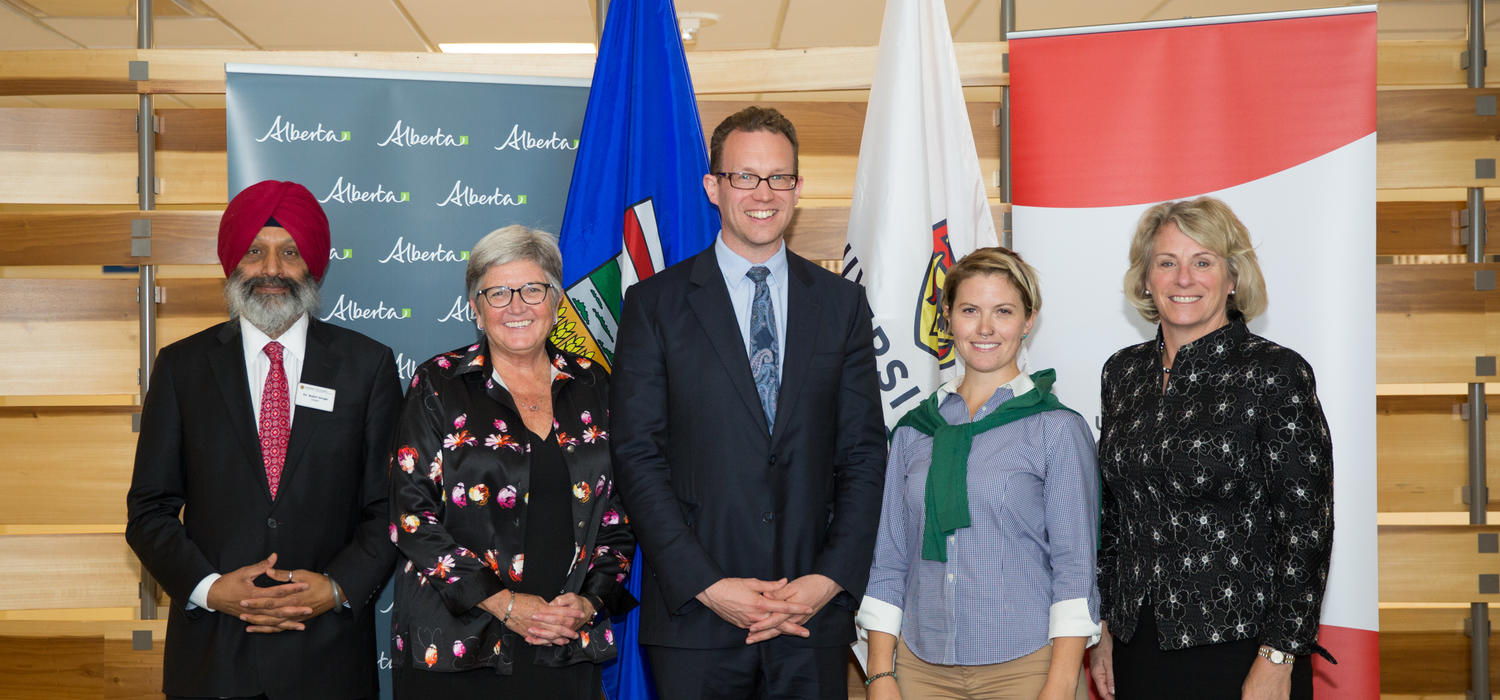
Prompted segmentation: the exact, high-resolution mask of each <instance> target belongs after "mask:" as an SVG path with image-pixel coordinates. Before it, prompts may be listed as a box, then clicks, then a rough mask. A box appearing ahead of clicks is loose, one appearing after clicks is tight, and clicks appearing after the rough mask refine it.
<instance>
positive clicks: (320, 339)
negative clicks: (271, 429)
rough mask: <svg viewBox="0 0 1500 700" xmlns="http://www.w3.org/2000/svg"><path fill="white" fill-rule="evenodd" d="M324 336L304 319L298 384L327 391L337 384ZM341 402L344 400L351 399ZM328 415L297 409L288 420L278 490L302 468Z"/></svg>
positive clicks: (323, 329) (334, 359)
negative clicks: (304, 340)
mask: <svg viewBox="0 0 1500 700" xmlns="http://www.w3.org/2000/svg"><path fill="white" fill-rule="evenodd" d="M328 336H329V332H328V326H327V325H325V324H323V323H322V322H320V321H317V320H315V319H312V318H309V319H308V325H307V349H306V350H305V351H304V357H303V358H302V378H301V379H300V380H299V381H300V383H302V384H311V385H313V386H320V387H324V388H327V389H332V388H334V385H335V383H336V380H337V371H338V353H337V351H336V350H335V349H334V347H333V345H332V342H331V339H330V338H329V337H328ZM344 398H345V399H346V400H347V399H350V398H352V397H348V396H346V397H344ZM338 399H339V397H338V396H337V395H335V396H334V407H335V408H337V407H338ZM331 415H332V413H330V412H329V411H320V410H318V409H316V408H309V407H307V406H298V407H297V412H296V414H295V415H294V416H293V417H292V434H291V436H290V437H289V438H287V445H286V464H285V465H284V466H283V467H282V469H281V488H285V487H286V486H287V485H288V484H290V483H291V482H292V479H291V477H292V474H293V472H295V471H296V470H297V468H298V467H299V466H301V464H302V453H303V452H306V451H307V446H308V444H309V443H310V442H312V439H313V437H312V436H313V435H316V434H317V432H318V429H319V428H320V427H321V426H322V424H323V423H324V421H326V420H328V418H329V416H331Z"/></svg>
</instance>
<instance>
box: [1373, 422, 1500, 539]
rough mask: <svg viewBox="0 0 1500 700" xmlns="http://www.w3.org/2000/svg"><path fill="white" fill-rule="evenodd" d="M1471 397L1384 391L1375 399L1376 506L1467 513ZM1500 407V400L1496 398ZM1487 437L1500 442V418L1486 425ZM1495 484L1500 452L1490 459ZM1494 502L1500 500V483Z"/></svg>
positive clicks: (1498, 481) (1386, 510)
mask: <svg viewBox="0 0 1500 700" xmlns="http://www.w3.org/2000/svg"><path fill="white" fill-rule="evenodd" d="M1467 400H1468V398H1467V397H1466V396H1380V397H1377V398H1376V399H1375V411H1376V417H1375V427H1376V436H1377V438H1376V444H1377V449H1376V454H1377V455H1378V458H1379V468H1378V469H1377V470H1376V478H1377V489H1376V500H1377V506H1376V510H1378V511H1379V512H1382V513H1391V512H1464V513H1467V512H1468V510H1469V507H1468V505H1467V504H1465V503H1464V502H1463V492H1462V490H1463V487H1464V485H1465V484H1467V483H1468V480H1469V454H1468V429H1469V424H1468V423H1467V422H1465V421H1464V420H1463V419H1462V418H1461V417H1460V414H1459V406H1460V405H1462V404H1463V403H1465V402H1466V401H1467ZM1491 403H1493V404H1494V406H1495V407H1496V408H1500V402H1491ZM1485 432H1486V435H1487V439H1488V440H1489V441H1490V442H1491V444H1500V442H1496V441H1500V420H1490V421H1488V422H1487V423H1486V424H1485ZM1491 452H1492V453H1494V452H1496V451H1494V450H1491ZM1488 480H1489V483H1491V484H1497V485H1500V454H1496V455H1494V456H1492V457H1491V458H1490V465H1489V476H1488ZM1490 498H1491V501H1490V502H1491V503H1496V502H1500V488H1496V489H1493V490H1492V492H1491V494H1490Z"/></svg>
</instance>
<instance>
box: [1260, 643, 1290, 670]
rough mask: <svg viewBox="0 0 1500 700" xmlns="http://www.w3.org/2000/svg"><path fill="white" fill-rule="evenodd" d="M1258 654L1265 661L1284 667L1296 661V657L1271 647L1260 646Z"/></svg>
mask: <svg viewBox="0 0 1500 700" xmlns="http://www.w3.org/2000/svg"><path fill="white" fill-rule="evenodd" d="M1258 653H1259V654H1260V655H1261V656H1263V657H1265V659H1266V661H1269V662H1271V663H1273V664H1279V665H1286V664H1289V663H1293V662H1295V661H1296V660H1297V657H1295V656H1292V655H1291V654H1288V653H1286V652H1284V651H1282V650H1280V649H1272V648H1271V647H1268V646H1266V645H1264V644H1262V645H1260V649H1259V651H1258Z"/></svg>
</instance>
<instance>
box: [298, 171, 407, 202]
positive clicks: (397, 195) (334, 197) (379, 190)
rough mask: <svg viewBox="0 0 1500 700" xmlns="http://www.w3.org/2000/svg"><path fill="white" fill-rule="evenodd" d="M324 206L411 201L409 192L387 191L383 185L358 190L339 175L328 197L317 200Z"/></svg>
mask: <svg viewBox="0 0 1500 700" xmlns="http://www.w3.org/2000/svg"><path fill="white" fill-rule="evenodd" d="M318 201H319V202H322V203H324V204H327V203H328V202H338V203H340V204H364V203H373V204H405V203H407V202H409V201H411V193H410V192H397V191H395V190H388V189H386V188H385V185H383V184H380V183H376V184H375V189H374V190H369V189H360V188H359V186H358V185H356V184H354V183H353V182H349V181H346V180H345V179H344V176H342V175H340V176H339V180H338V182H335V183H333V189H331V190H329V191H328V196H326V197H324V198H322V199H320V200H318Z"/></svg>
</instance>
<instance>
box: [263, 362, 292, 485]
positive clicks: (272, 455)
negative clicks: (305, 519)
mask: <svg viewBox="0 0 1500 700" xmlns="http://www.w3.org/2000/svg"><path fill="white" fill-rule="evenodd" d="M281 351H282V347H281V343H278V342H276V341H274V340H273V341H271V342H269V343H266V357H269V358H271V371H270V373H269V374H267V375H266V386H265V388H264V389H263V390H261V393H260V456H261V458H262V459H263V460H265V463H266V482H267V483H269V484H270V485H271V498H276V487H277V486H278V485H279V484H280V483H281V468H282V466H283V465H285V464H286V439H287V435H288V434H289V433H291V422H292V421H291V412H290V407H289V406H288V404H289V402H288V401H287V395H286V369H285V368H284V367H282V366H281Z"/></svg>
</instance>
